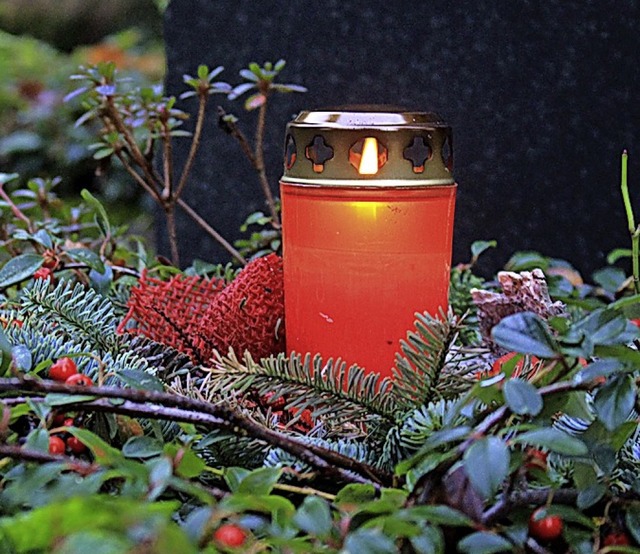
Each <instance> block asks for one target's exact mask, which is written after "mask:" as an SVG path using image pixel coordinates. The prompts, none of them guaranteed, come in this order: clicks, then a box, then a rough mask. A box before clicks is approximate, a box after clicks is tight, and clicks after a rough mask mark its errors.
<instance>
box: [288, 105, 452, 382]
mask: <svg viewBox="0 0 640 554" xmlns="http://www.w3.org/2000/svg"><path fill="white" fill-rule="evenodd" d="M451 169H452V149H451V129H450V128H449V127H448V126H447V125H446V124H445V123H443V122H442V121H441V120H440V118H439V117H438V116H436V115H435V114H432V113H425V112H411V111H407V110H398V109H389V108H386V107H356V108H347V109H344V110H321V111H311V112H303V113H301V114H300V115H299V116H298V117H297V118H296V119H295V120H294V121H293V122H291V123H290V124H289V125H288V127H287V136H286V143H285V171H284V176H283V177H282V180H281V183H280V191H281V199H282V217H283V257H284V291H285V324H286V340H287V349H288V350H289V351H295V352H298V353H302V354H304V353H307V352H310V353H311V354H316V353H319V354H321V355H322V356H323V357H324V358H328V357H333V358H338V357H339V358H341V359H342V360H344V361H346V362H347V363H348V364H358V365H359V366H361V367H364V368H365V369H366V370H367V371H375V372H377V373H380V374H382V375H385V376H389V375H391V368H392V366H393V364H394V360H395V353H396V352H398V351H399V349H400V340H401V339H403V338H405V337H406V333H407V331H408V330H410V329H411V328H412V327H413V323H414V320H415V313H416V312H424V311H427V312H429V313H431V314H432V315H434V316H437V315H438V314H439V313H440V310H442V309H445V310H446V307H447V304H448V301H447V295H448V287H449V271H450V268H451V243H452V233H453V215H454V204H455V192H456V184H455V182H454V180H453V176H452V173H451Z"/></svg>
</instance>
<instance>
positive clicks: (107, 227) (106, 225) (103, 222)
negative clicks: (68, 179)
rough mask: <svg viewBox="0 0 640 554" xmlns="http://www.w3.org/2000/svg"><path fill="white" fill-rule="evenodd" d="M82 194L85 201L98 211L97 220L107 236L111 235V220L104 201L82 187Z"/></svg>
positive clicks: (97, 223)
mask: <svg viewBox="0 0 640 554" xmlns="http://www.w3.org/2000/svg"><path fill="white" fill-rule="evenodd" d="M80 195H81V196H82V198H83V199H84V201H85V202H86V203H87V204H89V206H91V208H93V210H94V211H95V212H96V214H95V222H96V225H97V226H98V228H99V229H100V231H101V232H102V234H103V236H104V237H105V238H108V237H111V223H110V222H109V216H108V215H107V210H105V208H104V206H103V205H102V203H101V202H100V201H99V200H98V199H97V198H96V197H95V196H93V194H91V193H90V192H89V191H88V190H87V189H82V191H81V192H80Z"/></svg>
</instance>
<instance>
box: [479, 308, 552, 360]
mask: <svg viewBox="0 0 640 554" xmlns="http://www.w3.org/2000/svg"><path fill="white" fill-rule="evenodd" d="M491 336H492V337H493V340H494V341H495V342H496V343H497V344H499V345H500V346H502V347H503V348H506V349H507V350H511V351H513V352H520V353H522V354H531V355H533V356H538V357H539V358H553V357H555V356H556V355H557V353H558V345H557V343H556V341H555V340H554V338H553V337H552V336H551V334H550V333H549V330H548V329H547V325H546V323H545V322H544V320H543V319H542V318H541V317H540V316H538V315H536V314H534V313H532V312H521V313H517V314H513V315H510V316H507V317H505V318H504V319H502V320H501V321H500V323H498V324H497V325H496V326H495V327H494V328H493V329H492V331H491Z"/></svg>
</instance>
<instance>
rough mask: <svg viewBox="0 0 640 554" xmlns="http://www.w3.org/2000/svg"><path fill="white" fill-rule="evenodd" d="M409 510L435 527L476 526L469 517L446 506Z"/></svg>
mask: <svg viewBox="0 0 640 554" xmlns="http://www.w3.org/2000/svg"><path fill="white" fill-rule="evenodd" d="M408 510H409V511H410V512H411V513H412V514H415V515H417V516H419V517H420V518H421V519H422V520H424V521H428V522H429V523H433V524H434V525H446V526H450V527H473V526H474V525H475V523H474V521H473V520H472V519H471V518H470V517H469V516H467V515H466V514H463V513H462V512H460V511H458V510H455V509H454V508H451V507H449V506H446V505H432V506H426V505H425V506H414V507H412V508H408Z"/></svg>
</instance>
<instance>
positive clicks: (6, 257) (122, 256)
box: [0, 63, 640, 553]
mask: <svg viewBox="0 0 640 554" xmlns="http://www.w3.org/2000/svg"><path fill="white" fill-rule="evenodd" d="M283 69H284V64H283V63H277V64H268V63H266V64H264V65H263V66H259V65H257V64H252V65H251V66H250V67H249V68H247V69H246V70H244V71H243V73H242V77H243V78H244V82H243V83H242V84H240V85H237V86H232V85H229V84H227V83H222V82H218V81H214V79H216V78H217V76H218V75H220V73H221V69H216V70H213V71H212V70H210V69H209V68H205V67H202V68H200V69H198V70H197V74H196V76H195V77H191V76H186V77H185V86H186V89H187V90H186V92H187V93H189V94H192V95H195V96H196V97H197V98H198V100H199V102H201V103H204V102H206V101H209V98H210V96H211V93H214V92H215V93H220V94H227V95H229V94H230V95H232V97H236V96H239V95H241V94H243V93H247V92H250V91H252V93H253V94H252V96H250V97H249V98H248V99H247V100H246V103H245V104H246V107H247V108H255V109H258V110H264V109H266V106H267V104H268V100H269V99H270V95H271V93H272V92H294V91H301V90H302V89H301V87H299V86H298V85H290V84H287V85H279V84H278V82H277V80H276V77H279V74H280V72H281V71H282V70H283ZM78 76H79V77H78V80H80V81H82V87H83V88H82V89H81V90H80V92H79V93H78V95H79V96H80V95H85V96H84V102H85V110H86V111H85V114H86V115H85V116H83V118H82V120H81V123H82V122H84V121H86V120H89V119H92V118H95V119H96V120H100V121H101V123H102V124H101V126H100V127H99V131H98V132H99V137H100V139H99V143H97V145H96V147H95V155H96V158H98V159H101V160H104V159H106V158H116V159H119V161H120V163H122V167H123V168H124V169H125V170H126V171H127V172H128V174H129V175H130V176H131V179H132V182H134V183H135V184H136V185H137V186H140V187H141V188H143V189H144V190H145V192H146V193H147V194H149V195H150V196H151V197H152V198H154V200H155V201H156V202H157V203H158V204H159V205H160V206H161V207H162V208H163V210H164V211H165V214H166V215H167V218H168V219H167V220H168V222H169V225H168V229H169V233H171V223H170V221H171V217H172V211H173V210H174V209H175V208H176V207H178V208H180V209H184V206H183V205H182V204H181V203H180V200H181V197H180V192H181V191H182V190H183V188H184V186H186V184H187V181H188V169H189V162H188V163H187V166H186V167H185V168H183V169H182V173H181V174H180V175H179V176H178V177H177V178H175V177H174V173H175V171H174V170H172V169H171V168H170V167H167V164H169V160H170V156H169V154H170V148H171V144H172V141H174V140H183V139H184V140H192V141H193V144H194V145H195V146H194V154H193V155H194V156H195V155H196V151H197V146H198V144H197V142H198V138H197V137H198V131H197V127H198V125H196V131H195V132H194V135H193V136H191V137H183V136H181V135H183V133H181V132H179V131H180V126H179V123H180V121H181V120H182V119H183V117H186V115H185V114H183V113H182V112H180V111H179V110H177V109H176V108H175V104H174V100H172V99H167V98H164V97H163V96H162V93H161V92H160V91H157V90H154V89H148V88H147V89H143V90H136V89H120V88H119V83H118V81H117V76H116V73H115V68H114V67H113V66H112V65H111V64H104V65H101V66H99V67H92V68H88V69H86V70H83V71H82V72H80V73H78ZM70 100H71V101H73V98H72V99H70ZM197 117H200V116H197ZM263 117H264V116H263V115H262V116H259V118H258V119H259V121H260V120H261V119H262V121H263ZM198 121H200V123H199V125H204V124H205V123H204V120H200V119H198ZM220 123H221V124H222V126H223V127H224V128H225V129H226V130H227V131H228V132H229V133H230V134H231V135H232V136H233V137H235V138H236V139H238V144H239V145H240V147H242V148H243V149H244V150H245V153H246V154H247V159H248V161H249V163H251V164H252V165H253V166H254V167H255V169H256V170H257V182H258V185H259V186H263V187H264V185H265V183H264V181H263V177H262V176H261V167H262V168H263V166H261V163H263V162H261V140H262V139H261V138H260V136H261V132H262V131H261V130H260V125H263V124H264V122H263V123H258V126H257V128H256V138H255V142H254V143H253V145H252V144H251V142H250V141H249V140H247V138H246V137H245V135H244V134H243V133H242V131H241V130H240V122H239V121H238V119H237V118H236V117H234V116H231V115H230V114H227V113H221V114H220ZM155 145H160V148H161V150H163V151H164V156H163V157H162V158H161V159H162V160H163V161H164V163H163V164H162V163H161V164H160V166H158V165H157V164H154V163H153V162H152V156H153V155H154V154H157V153H158V152H157V149H156V146H155ZM626 160H627V157H626V153H625V154H624V155H623V158H622V187H621V190H622V196H623V201H624V202H625V207H626V208H627V218H628V223H629V230H630V235H631V248H630V249H628V250H627V249H621V250H618V251H616V252H614V253H612V255H611V256H610V262H611V264H612V265H610V266H609V267H606V268H604V269H603V270H601V271H599V272H597V273H596V274H595V275H594V276H593V278H592V279H589V281H590V282H585V280H583V278H582V276H581V275H579V274H578V273H577V272H576V271H575V270H574V269H573V268H572V267H571V266H570V264H568V263H567V262H564V261H561V260H556V259H553V258H549V257H546V256H543V255H541V254H538V253H535V252H521V253H516V254H514V255H513V257H512V258H511V259H510V260H509V262H508V264H507V266H506V268H505V271H502V272H500V273H498V275H497V276H496V278H495V279H493V280H485V279H483V278H481V277H479V276H478V275H476V274H475V273H474V268H475V263H476V261H477V259H478V257H479V256H481V255H482V253H483V252H484V251H485V250H486V249H487V248H491V247H494V246H495V243H493V242H492V241H478V242H476V243H474V244H473V246H472V251H471V253H470V261H469V263H467V264H461V265H459V266H457V267H456V268H454V270H453V271H452V275H451V290H450V304H451V309H450V310H449V312H447V313H443V314H439V316H438V317H432V316H430V315H428V314H418V315H417V318H416V322H415V327H414V328H413V329H409V330H407V331H408V334H407V338H406V340H405V341H404V342H403V344H402V346H401V349H400V351H399V352H398V356H397V360H396V367H395V370H394V378H393V379H380V378H378V377H376V376H375V375H365V373H364V372H363V371H362V369H360V368H358V367H351V368H347V367H345V365H344V364H342V363H341V362H340V361H339V360H323V359H320V358H319V357H313V356H311V355H306V356H305V355H302V356H297V355H294V356H289V357H288V356H286V354H285V352H284V345H283V343H282V340H281V338H282V337H283V326H284V325H286V321H284V320H283V316H282V285H281V281H280V276H281V265H280V264H281V261H280V258H279V256H278V253H277V251H278V248H279V242H278V240H277V238H278V233H279V221H278V213H277V211H278V207H277V201H276V199H273V198H272V199H271V200H269V196H268V195H266V199H267V206H268V207H269V210H270V213H269V214H268V215H265V214H257V215H253V216H251V217H250V219H249V221H250V222H257V223H260V224H261V225H262V226H261V227H260V229H259V231H257V232H256V233H255V234H254V236H252V237H251V238H250V239H249V240H248V241H245V242H244V243H242V244H241V245H240V247H241V248H244V249H245V250H243V251H242V252H240V251H239V250H238V249H237V247H238V245H237V244H236V245H235V246H233V245H232V243H231V242H229V241H227V244H228V245H229V248H230V249H232V250H233V252H235V253H236V254H234V256H235V259H236V261H237V263H236V265H232V264H228V265H219V264H215V263H213V262H215V261H207V262H196V263H194V264H193V265H192V266H190V267H188V268H184V269H178V267H177V265H172V264H170V263H169V262H168V261H167V260H164V259H162V258H158V257H156V256H154V255H153V253H151V252H150V251H149V250H148V248H147V246H146V245H145V242H144V240H142V239H140V238H139V237H136V236H134V235H131V234H129V233H128V232H127V230H126V228H124V227H121V226H116V225H114V224H113V223H112V218H111V216H110V214H109V213H108V211H107V210H106V209H105V208H104V206H103V204H102V203H101V202H100V201H99V199H98V198H96V196H95V195H93V194H91V193H89V192H88V191H83V193H82V198H81V199H78V200H77V201H76V202H74V203H73V205H70V204H69V203H67V202H62V201H61V200H60V199H59V198H58V197H57V195H56V186H57V184H58V182H57V180H46V179H31V180H29V181H28V182H27V185H26V186H24V187H23V186H22V185H21V184H20V181H19V180H18V178H17V176H16V175H2V176H0V197H1V198H2V219H1V220H0V236H1V239H2V250H1V251H2V267H1V268H0V289H1V291H2V294H3V296H2V305H1V307H0V324H1V332H0V350H1V351H2V358H1V365H0V375H1V377H0V410H1V413H0V438H1V441H0V479H1V481H0V545H1V546H2V551H3V552H4V551H6V552H13V553H27V552H29V553H32V552H59V553H63V552H64V553H76V552H77V553H80V552H83V553H85V552H89V551H96V552H100V553H111V552H113V553H116V552H117V553H122V552H131V553H134V552H135V553H142V552H150V553H151V552H154V553H155V552H159V553H162V552H167V553H169V552H184V553H190V552H344V553H348V552H350V553H364V552H375V553H378V552H379V553H385V552H389V553H393V552H419V553H423V552H436V553H437V552H454V551H459V552H469V553H490V552H594V551H598V552H638V551H640V549H639V548H638V547H637V545H638V544H639V542H640V496H639V493H640V481H639V479H638V470H639V468H640V432H639V428H638V423H637V417H638V395H637V387H638V368H640V354H639V353H638V344H640V343H639V342H638V341H639V340H640V331H639V329H638V326H637V322H638V317H640V314H639V313H638V310H637V307H638V302H639V300H640V296H639V290H638V283H639V279H638V277H639V264H638V241H639V237H640V233H638V231H637V229H636V224H635V218H634V213H633V209H632V207H631V206H632V203H631V199H630V194H629V191H628V187H627V175H626ZM158 167H160V169H158ZM184 175H186V176H185V177H182V176H184ZM267 188H268V183H267ZM265 192H266V191H265ZM188 209H189V207H188ZM188 209H187V213H189V211H188ZM196 215H197V214H196ZM204 223H205V224H206V225H209V224H208V223H207V222H204ZM209 226H210V225H209ZM203 227H204V226H203ZM210 227H211V226H210ZM211 229H213V227H211ZM207 232H208V231H207ZM255 254H259V255H257V256H256V255H255ZM172 255H173V258H174V261H175V262H177V261H178V257H179V252H177V247H174V250H173V252H172ZM629 260H630V261H631V264H630V265H631V272H630V274H629V275H628V274H627V273H626V272H625V271H624V270H623V269H622V266H623V265H624V263H625V262H628V261H629ZM614 264H618V265H614Z"/></svg>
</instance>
